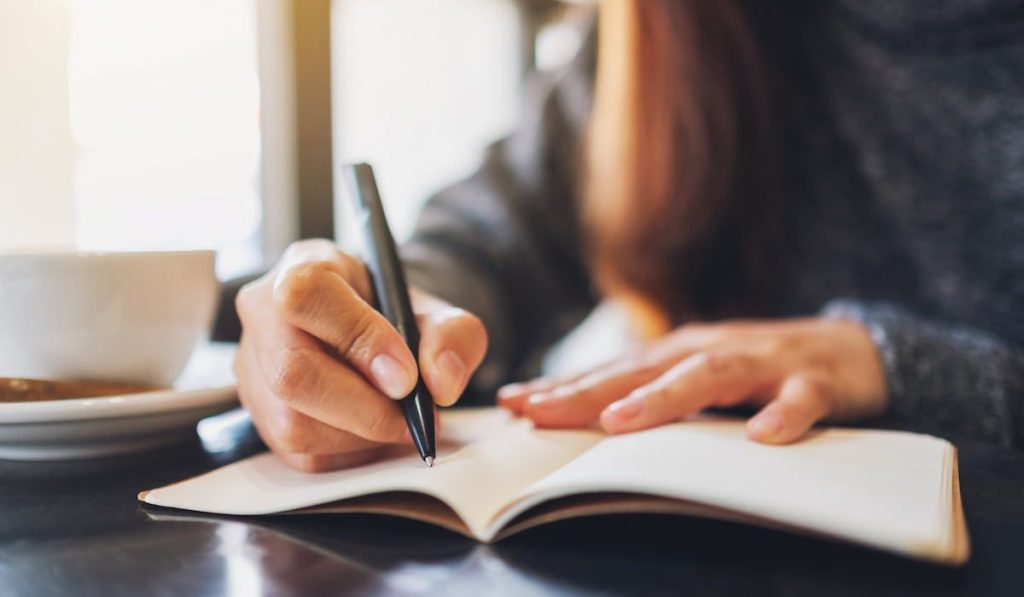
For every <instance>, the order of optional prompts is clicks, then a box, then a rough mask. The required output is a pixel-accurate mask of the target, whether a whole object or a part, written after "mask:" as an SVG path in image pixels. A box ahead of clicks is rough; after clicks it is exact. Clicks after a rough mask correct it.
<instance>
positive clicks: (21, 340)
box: [0, 251, 218, 385]
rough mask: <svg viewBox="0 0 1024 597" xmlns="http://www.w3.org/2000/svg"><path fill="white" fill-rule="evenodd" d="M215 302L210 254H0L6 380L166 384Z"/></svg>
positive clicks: (0, 368)
mask: <svg viewBox="0 0 1024 597" xmlns="http://www.w3.org/2000/svg"><path fill="white" fill-rule="evenodd" d="M217 293H218V284H217V278H216V275H215V273H214V252H213V251H166V252H138V253H84V252H50V253H48V252H39V253H7V254H0V377H32V378H51V379H75V380H104V381H123V382H134V383H146V384H156V385H170V384H171V383H172V382H173V381H174V380H175V378H177V377H178V375H179V374H180V373H181V371H182V370H183V369H184V368H185V365H186V363H187V362H188V360H189V357H190V356H191V354H192V352H193V350H194V349H195V348H196V346H197V345H198V344H199V343H200V342H201V341H203V340H204V339H205V338H206V336H207V333H208V330H209V327H210V323H211V321H212V318H213V313H214V309H215V307H216V302H217Z"/></svg>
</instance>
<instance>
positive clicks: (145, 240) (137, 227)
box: [0, 0, 592, 278]
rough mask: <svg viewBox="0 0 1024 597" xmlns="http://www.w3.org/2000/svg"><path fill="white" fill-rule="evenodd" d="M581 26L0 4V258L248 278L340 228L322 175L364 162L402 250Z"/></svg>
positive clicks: (355, 11) (486, 1)
mask: <svg viewBox="0 0 1024 597" xmlns="http://www.w3.org/2000/svg"><path fill="white" fill-rule="evenodd" d="M591 10H592V7H589V6H587V4H586V3H566V2H558V1H556V0H333V1H331V0H31V1H25V0H0V89H2V92H0V251H5V250H28V249H39V248H53V247H78V248H80V249H87V250H146V249H176V248H215V249H217V250H218V251H219V257H218V273H219V275H220V276H221V277H222V278H229V277H234V276H237V275H240V274H244V273H248V272H252V271H258V270H259V269H261V268H263V267H265V266H266V265H267V264H269V263H272V262H273V261H274V260H276V258H277V257H278V256H279V254H280V252H281V251H282V250H283V249H284V247H286V246H287V244H288V243H289V242H291V241H292V240H295V239H298V238H303V237H311V236H331V235H333V234H334V231H335V230H339V231H344V229H345V221H344V219H345V218H344V210H343V209H340V206H339V207H337V208H336V201H335V198H336V197H341V196H342V194H341V190H340V188H339V185H338V183H339V182H340V181H339V180H338V179H337V177H336V176H333V174H334V170H335V167H336V165H337V164H339V163H341V162H346V161H354V160H366V161H370V162H372V163H373V164H374V165H375V166H376V168H377V174H378V177H379V179H380V184H381V187H382V192H383V195H384V198H385V201H386V203H387V209H388V212H389V216H390V218H391V219H392V226H393V227H394V229H395V233H396V236H398V237H399V238H404V237H406V236H407V235H408V234H409V233H410V231H411V229H412V226H413V223H414V220H415V217H416V215H417V212H418V210H419V209H420V207H421V205H422V202H423V201H424V200H425V199H426V198H427V197H428V196H429V195H430V194H431V193H433V192H434V191H436V190H438V189H439V188H441V187H442V186H444V185H445V184H447V183H450V182H453V181H455V180H456V179H458V178H460V177H462V176H465V175H467V174H469V173H470V172H471V171H472V170H473V169H474V167H475V166H476V163H477V160H478V159H479V158H480V156H481V152H482V150H483V148H484V147H485V146H486V145H487V144H488V143H490V142H492V141H494V140H496V139H498V138H500V137H501V136H503V135H504V134H506V133H507V132H509V131H510V130H511V129H512V128H513V127H514V126H515V124H516V122H517V118H518V115H519V100H520V90H521V87H522V83H523V81H524V79H525V78H527V77H529V76H532V75H533V74H534V73H536V72H538V71H557V70H558V69H559V68H561V67H562V66H563V65H564V64H565V63H566V62H567V61H568V60H569V59H570V58H571V57H572V56H573V54H574V53H575V51H576V49H577V47H578V46H579V44H580V42H581V41H582V36H583V33H584V30H585V28H586V24H587V22H588V20H589V13H590V11H591ZM338 203H340V202H338ZM343 234H344V233H343V232H342V233H340V235H342V236H343Z"/></svg>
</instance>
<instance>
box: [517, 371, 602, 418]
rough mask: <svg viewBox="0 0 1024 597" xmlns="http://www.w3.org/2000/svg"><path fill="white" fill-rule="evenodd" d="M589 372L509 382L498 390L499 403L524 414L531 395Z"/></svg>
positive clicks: (570, 381)
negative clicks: (524, 408)
mask: <svg viewBox="0 0 1024 597" xmlns="http://www.w3.org/2000/svg"><path fill="white" fill-rule="evenodd" d="M589 373H590V372H589V371H583V372H579V373H573V374H571V375H563V376H553V377H540V378H537V379H533V380H530V381H525V382H521V383H512V384H508V385H506V386H503V387H502V388H500V389H499V390H498V405H499V406H502V407H504V408H507V409H509V410H511V411H512V412H514V413H516V414H522V412H523V406H525V405H526V401H527V400H528V399H529V398H530V396H533V395H534V394H538V393H541V392H549V391H551V390H554V389H555V388H558V387H560V386H563V385H566V384H569V383H572V382H574V381H576V380H578V379H580V378H582V377H584V376H585V375H588V374H589Z"/></svg>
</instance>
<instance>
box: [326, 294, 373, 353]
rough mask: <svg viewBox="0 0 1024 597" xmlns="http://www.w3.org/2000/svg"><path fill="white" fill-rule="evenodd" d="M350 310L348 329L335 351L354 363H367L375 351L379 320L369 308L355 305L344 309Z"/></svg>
mask: <svg viewBox="0 0 1024 597" xmlns="http://www.w3.org/2000/svg"><path fill="white" fill-rule="evenodd" d="M346 309H350V310H352V313H351V314H350V317H348V318H347V319H348V321H349V324H348V329H347V330H345V335H344V337H343V339H342V340H341V342H340V344H339V345H338V346H336V347H335V348H336V350H337V351H338V352H339V353H340V354H343V355H345V356H346V357H348V358H349V359H351V360H353V361H355V362H368V361H369V360H370V359H372V358H373V355H375V354H376V353H377V352H378V351H377V345H378V338H379V337H380V332H379V323H380V321H379V319H378V318H377V317H375V316H374V313H373V312H372V311H370V309H369V308H360V307H357V306H356V305H351V306H349V307H346Z"/></svg>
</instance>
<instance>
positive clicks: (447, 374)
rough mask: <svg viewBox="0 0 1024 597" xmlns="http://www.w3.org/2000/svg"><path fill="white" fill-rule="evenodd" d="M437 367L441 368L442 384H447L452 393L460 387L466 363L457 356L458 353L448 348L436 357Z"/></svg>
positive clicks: (463, 379) (463, 378)
mask: <svg viewBox="0 0 1024 597" xmlns="http://www.w3.org/2000/svg"><path fill="white" fill-rule="evenodd" d="M437 367H438V369H440V370H441V375H442V376H443V377H444V384H445V385H446V386H448V388H449V389H450V391H451V392H452V393H455V392H458V391H460V390H461V389H462V384H463V382H464V381H465V377H466V365H465V363H463V362H462V359H460V358H459V355H457V354H455V353H454V352H452V351H450V350H446V351H444V352H442V353H441V355H440V356H439V357H437Z"/></svg>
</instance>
